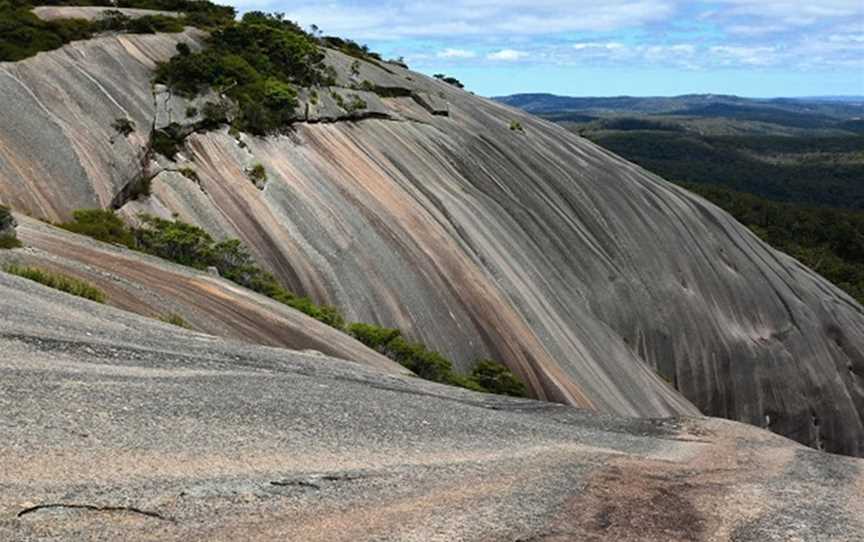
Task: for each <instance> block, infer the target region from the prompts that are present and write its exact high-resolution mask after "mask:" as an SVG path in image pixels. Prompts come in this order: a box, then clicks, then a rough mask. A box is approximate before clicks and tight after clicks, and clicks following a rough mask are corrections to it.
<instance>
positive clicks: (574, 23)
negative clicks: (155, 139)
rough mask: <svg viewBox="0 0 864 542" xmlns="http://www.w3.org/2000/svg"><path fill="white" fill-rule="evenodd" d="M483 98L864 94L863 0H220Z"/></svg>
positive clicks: (241, 9) (242, 10) (240, 9)
mask: <svg viewBox="0 0 864 542" xmlns="http://www.w3.org/2000/svg"><path fill="white" fill-rule="evenodd" d="M231 3H232V4H233V5H235V6H236V7H237V8H238V10H239V11H241V12H244V11H249V10H262V11H270V12H282V13H285V15H286V16H287V17H288V18H289V19H291V20H294V21H296V22H298V23H300V24H301V25H302V26H304V27H309V26H310V25H313V24H315V25H317V26H318V27H319V28H320V29H321V30H322V31H323V32H324V33H325V34H328V35H337V36H341V37H346V38H350V39H353V40H355V41H358V42H360V43H364V44H367V45H369V47H370V48H371V49H372V50H374V51H377V52H379V53H381V54H382V55H383V56H384V57H385V58H398V57H404V59H405V60H406V61H407V63H408V64H409V65H410V66H411V68H412V69H415V70H418V71H421V72H424V73H427V74H434V73H445V74H447V75H451V76H454V77H456V78H458V79H460V80H461V81H462V82H463V83H464V84H465V85H466V88H468V89H469V90H471V91H473V92H476V93H477V94H480V95H484V96H503V95H508V94H515V93H523V92H549V93H553V94H562V95H569V96H613V95H632V96H668V95H678V94H688V93H716V94H737V95H740V96H749V97H776V96H790V97H791V96H828V95H857V96H864V0H691V1H678V0H593V1H585V0H447V1H441V0H437V1H436V0H425V1H423V0H420V1H418V0H311V1H309V0H231Z"/></svg>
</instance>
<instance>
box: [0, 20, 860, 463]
mask: <svg viewBox="0 0 864 542" xmlns="http://www.w3.org/2000/svg"><path fill="white" fill-rule="evenodd" d="M199 39H200V36H199V35H198V34H196V33H195V32H192V31H190V32H188V33H186V34H182V35H177V36H161V35H160V36H120V37H108V38H102V39H98V40H94V41H90V42H85V43H76V44H72V45H70V46H67V47H65V48H64V49H62V50H60V51H56V52H52V53H46V54H41V55H39V56H37V57H35V58H33V59H30V60H27V61H23V62H20V63H16V64H2V65H0V107H2V109H3V112H4V122H3V123H2V125H0V147H2V148H3V149H4V150H3V152H4V158H6V159H5V160H4V161H2V162H0V194H2V196H0V197H2V198H3V200H4V202H7V203H9V204H11V205H13V206H14V207H15V208H17V209H19V210H23V211H26V212H28V213H30V214H33V215H34V216H37V217H41V218H46V219H50V220H58V219H62V218H65V217H68V216H69V214H70V213H71V211H72V210H74V209H76V208H81V207H94V206H103V207H104V206H108V205H109V204H110V203H111V201H112V199H113V197H114V196H115V195H116V194H117V193H118V192H119V191H120V190H121V189H122V187H123V186H124V184H125V183H126V182H128V180H129V178H130V175H131V174H133V173H134V171H135V170H136V168H137V167H138V166H139V158H140V156H139V154H140V150H141V148H142V145H143V144H144V142H145V138H144V137H145V132H143V131H142V130H143V129H142V127H146V126H149V125H150V124H149V123H150V122H152V118H153V115H154V112H155V110H156V108H157V105H155V104H154V100H153V94H152V92H151V87H150V76H151V70H152V68H153V66H154V64H155V62H156V61H158V60H164V59H166V58H168V57H170V56H171V55H172V54H173V51H174V44H175V43H176V42H177V41H179V40H183V41H188V42H190V43H193V45H194V43H195V42H196V40H199ZM328 63H330V64H331V65H332V66H334V67H335V68H336V70H337V73H338V74H339V78H338V81H337V86H338V87H339V88H340V89H344V90H343V91H340V92H345V93H355V94H356V93H359V92H368V91H367V90H364V89H377V90H378V93H379V94H378V98H377V99H376V100H371V99H370V100H365V101H366V105H367V106H370V104H372V103H373V102H374V104H375V105H374V107H375V108H381V109H380V112H378V109H376V112H375V113H374V114H372V115H364V114H363V110H361V109H358V110H356V111H354V112H353V113H354V114H356V115H355V116H354V117H353V118H352V116H351V115H349V114H348V113H349V112H348V111H347V110H345V111H346V113H345V114H344V115H343V114H341V113H339V112H338V111H336V110H334V109H332V108H331V106H330V105H329V104H327V105H321V106H320V107H321V111H323V112H324V114H323V116H321V114H320V113H316V114H317V115H318V118H315V117H314V115H310V116H309V117H308V119H309V120H310V122H298V123H297V124H296V125H295V126H294V129H293V130H291V131H290V132H289V133H286V134H284V135H282V136H279V137H271V138H267V139H260V138H254V137H249V136H247V135H244V134H235V133H229V132H228V130H221V131H215V132H208V133H199V134H195V135H193V136H192V137H190V138H189V139H188V140H187V146H186V149H185V150H184V151H183V152H182V153H181V154H180V155H179V157H178V159H177V163H175V164H167V165H165V166H170V168H180V167H191V168H194V169H195V171H196V173H197V175H198V178H199V180H200V182H197V183H196V182H192V181H191V180H190V179H188V178H185V177H183V176H182V175H179V174H176V173H173V172H171V171H169V170H166V171H165V172H164V173H159V174H158V175H156V176H155V177H154V178H153V196H152V197H150V198H147V199H141V200H137V201H132V202H129V203H127V204H126V205H125V206H124V207H123V212H124V213H126V214H127V215H128V216H130V217H131V216H133V215H134V214H135V213H137V212H139V211H142V210H146V211H148V212H152V213H156V214H161V215H162V216H171V214H172V213H176V214H177V215H178V216H180V217H181V218H182V219H184V220H186V221H190V222H194V223H196V224H199V225H201V226H203V227H205V228H207V229H208V231H210V232H212V233H213V234H214V235H216V236H217V237H227V236H230V237H239V238H241V239H242V240H243V241H244V242H245V243H246V244H247V245H248V246H249V247H251V249H252V250H253V252H254V253H255V255H256V257H257V258H258V259H259V260H260V261H261V262H262V263H263V264H264V265H266V266H267V267H268V268H269V269H270V270H272V271H273V272H274V273H275V274H277V275H278V276H279V277H280V278H281V279H282V281H283V282H284V283H285V284H286V285H288V286H290V288H292V289H293V290H295V291H296V292H297V293H300V294H305V295H310V296H311V297H313V298H314V299H316V300H317V301H319V302H327V303H331V304H335V305H338V306H339V307H340V308H341V309H342V310H343V311H344V312H345V313H346V315H347V316H348V318H349V319H351V320H356V321H369V322H378V323H381V324H385V325H391V326H398V327H400V328H402V329H403V330H405V331H406V333H407V334H408V335H409V336H411V337H413V338H416V339H419V340H422V341H423V342H425V343H426V344H428V345H429V346H430V347H432V348H434V349H437V350H440V351H442V352H443V353H445V354H446V355H448V356H449V357H451V358H454V359H455V360H457V361H458V362H459V363H460V364H461V366H462V368H467V367H468V366H469V364H470V363H471V362H472V361H473V360H474V359H476V358H480V357H493V358H496V359H499V360H501V361H503V362H505V363H507V364H508V365H509V366H510V367H511V368H512V369H513V370H514V371H516V372H518V373H519V374H520V375H521V376H522V377H523V378H524V379H525V380H526V382H528V384H529V385H530V387H531V389H532V390H533V393H534V394H535V395H536V396H537V397H539V398H544V399H549V400H553V401H558V402H563V403H570V404H573V405H579V406H583V407H588V408H593V409H597V410H600V411H604V412H612V413H617V414H624V415H636V416H663V415H672V414H682V413H683V414H692V413H695V409H694V408H693V406H692V405H693V404H695V406H696V407H698V408H699V409H700V410H701V411H702V412H704V413H706V414H711V415H716V416H722V417H727V418H730V419H734V420H740V421H745V422H748V423H751V424H754V425H757V426H762V427H766V428H769V429H771V430H773V431H775V432H778V433H781V434H784V435H787V436H790V437H792V438H794V439H796V440H798V441H800V442H803V443H806V444H808V445H811V446H814V447H820V448H824V449H827V450H831V451H835V452H842V453H847V454H859V455H860V454H864V421H862V413H864V309H862V307H861V306H860V305H858V304H857V303H856V302H855V301H854V300H852V299H851V298H850V297H849V296H847V295H846V294H844V293H843V292H841V291H839V290H838V289H836V288H835V287H833V286H832V285H830V284H828V283H827V282H826V281H825V280H823V279H822V278H821V277H819V276H818V275H816V274H815V273H813V272H811V271H810V270H808V269H806V268H803V267H802V266H801V265H800V264H798V263H797V262H796V261H795V260H793V259H792V258H789V257H788V256H785V255H783V254H780V253H778V252H776V251H774V250H772V249H771V248H769V247H767V246H766V245H765V244H764V243H762V242H761V241H760V240H758V239H757V238H756V237H755V236H753V235H752V234H751V233H750V232H748V231H747V230H746V229H745V228H743V227H742V226H740V225H739V224H737V223H735V222H734V221H733V220H732V219H731V218H730V217H729V216H728V215H726V214H725V213H723V212H722V211H720V210H719V209H718V208H716V207H714V206H713V205H711V204H709V203H707V202H705V201H704V200H702V199H700V198H698V197H695V196H693V195H691V194H689V193H687V192H686V191H684V190H682V189H680V188H677V187H675V186H672V185H670V184H668V183H666V182H664V181H663V180H661V179H659V178H657V177H655V176H653V175H651V174H649V173H647V172H645V171H644V170H642V169H640V168H638V167H637V166H635V165H633V164H630V163H627V162H625V161H623V160H621V159H620V158H618V157H616V156H614V155H612V154H610V153H608V152H606V151H604V150H602V149H600V148H598V147H597V146H595V145H593V144H591V143H590V142H588V141H585V140H583V139H581V138H578V137H577V136H575V135H573V134H569V133H567V132H566V131H565V130H563V129H561V128H559V127H556V126H554V125H551V124H549V123H546V122H544V121H541V120H539V119H536V118H533V117H531V116H528V115H526V114H524V113H522V112H518V111H515V110H513V109H509V108H506V107H504V106H501V105H498V104H495V103H493V102H491V101H488V100H484V99H482V98H478V97H475V96H473V95H471V94H469V93H466V92H464V91H461V90H459V89H456V88H454V87H452V86H451V85H448V84H446V83H443V82H440V81H436V80H434V79H431V78H427V77H425V76H423V75H420V74H417V73H414V72H410V71H408V70H406V69H404V68H402V67H399V66H397V65H394V64H383V63H371V62H357V60H356V59H353V58H351V57H347V56H345V55H342V54H340V53H337V52H334V51H330V52H328ZM57 89H62V90H57ZM382 89H390V90H389V91H388V90H382ZM394 89H396V90H394ZM322 95H324V99H326V96H328V95H329V94H327V92H326V91H324V90H323V89H322V90H319V100H321V101H319V104H323V100H322ZM428 97H436V98H435V103H425V102H424V100H426V99H427V98H428ZM307 98H308V99H307ZM307 98H304V102H303V107H302V112H303V114H305V111H306V104H308V103H310V102H311V94H309V95H308V96H307ZM172 99H173V98H172ZM439 100H440V102H439ZM334 101H335V98H334ZM445 104H446V111H447V113H448V115H446V116H444V115H443V114H437V113H441V112H442V111H444V109H445ZM337 105H338V104H337ZM370 107H371V106H370ZM311 110H312V109H311V108H310V111H311ZM343 110H344V108H343ZM7 112H8V114H7ZM300 113H301V111H298V114H300ZM120 116H126V117H128V118H131V119H133V120H134V121H135V123H136V131H135V132H134V133H133V134H131V135H130V136H129V137H124V138H118V137H116V134H115V133H113V132H112V129H111V127H110V126H111V123H112V121H113V120H114V119H116V118H117V117H120ZM301 118H307V117H301ZM324 119H327V120H330V121H342V122H326V121H324ZM313 120H318V121H319V122H314V123H313V122H311V121H313ZM513 121H516V122H518V123H519V124H520V125H521V126H522V127H523V130H521V131H514V130H511V129H510V125H511V122H513ZM252 164H262V165H263V166H264V167H265V169H266V171H267V173H268V182H267V184H266V187H265V188H264V189H263V190H259V189H258V188H257V187H256V186H254V185H253V184H252V183H250V182H249V179H248V178H247V176H246V170H247V169H248V168H249V167H250V166H251V165H252ZM685 398H686V399H685ZM691 402H692V403H691Z"/></svg>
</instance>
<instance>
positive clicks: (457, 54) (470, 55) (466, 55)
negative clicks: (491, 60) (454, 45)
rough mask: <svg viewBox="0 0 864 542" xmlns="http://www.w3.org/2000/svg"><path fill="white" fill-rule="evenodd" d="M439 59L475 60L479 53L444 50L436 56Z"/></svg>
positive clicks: (464, 50)
mask: <svg viewBox="0 0 864 542" xmlns="http://www.w3.org/2000/svg"><path fill="white" fill-rule="evenodd" d="M435 56H437V57H438V58H474V57H475V56H477V53H475V52H474V51H468V50H466V49H444V50H443V51H438V54H436V55H435Z"/></svg>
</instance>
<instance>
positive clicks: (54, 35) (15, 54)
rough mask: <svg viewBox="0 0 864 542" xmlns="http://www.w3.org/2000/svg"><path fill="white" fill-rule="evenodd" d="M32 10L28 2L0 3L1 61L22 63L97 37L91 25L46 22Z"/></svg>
mask: <svg viewBox="0 0 864 542" xmlns="http://www.w3.org/2000/svg"><path fill="white" fill-rule="evenodd" d="M31 8H32V5H31V4H30V3H29V2H26V1H24V0H0V61H9V60H11V61H15V60H22V59H25V58H27V57H31V56H33V55H35V54H36V53H39V52H40V51H50V50H52V49H57V48H59V47H61V46H62V45H63V44H64V43H68V42H70V41H74V40H81V39H88V38H90V37H91V36H92V34H93V31H92V29H91V24H90V23H89V22H87V21H82V20H78V19H68V20H62V21H43V20H42V19H40V18H39V17H37V16H36V15H34V14H33V13H31V11H30V9H31Z"/></svg>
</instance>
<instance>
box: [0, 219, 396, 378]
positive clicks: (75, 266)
mask: <svg viewBox="0 0 864 542" xmlns="http://www.w3.org/2000/svg"><path fill="white" fill-rule="evenodd" d="M18 234H19V239H20V240H21V241H22V242H23V243H24V244H25V245H26V246H27V248H25V249H19V250H0V268H2V267H3V266H4V265H6V264H11V263H14V264H17V265H23V266H34V267H38V268H40V269H45V270H48V271H51V272H54V273H60V274H62V275H65V276H69V277H73V278H76V279H78V280H83V281H85V282H88V283H90V284H92V285H94V286H96V287H97V288H99V289H100V290H101V291H102V292H103V293H105V295H106V303H107V304H109V305H111V306H114V307H117V308H119V309H123V310H126V311H129V312H134V313H137V314H140V315H142V316H147V317H149V318H152V319H159V318H167V317H169V316H175V315H176V316H179V317H181V318H182V319H183V320H184V321H185V323H186V324H187V325H188V326H189V327H190V328H191V329H192V330H194V331H199V332H203V333H207V334H211V335H216V336H219V337H224V338H228V339H234V340H237V341H243V342H247V343H252V344H259V345H264V346H278V347H283V348H290V349H292V350H316V351H320V352H323V353H325V354H327V355H328V356H330V357H336V358H341V359H345V360H350V361H353V362H358V363H362V364H364V365H368V366H370V367H375V368H377V369H380V370H382V371H385V372H390V373H396V374H410V371H408V370H406V369H404V368H403V367H402V366H401V365H399V364H398V363H396V362H394V361H391V360H390V359H388V358H386V357H384V356H382V355H381V354H378V353H377V352H375V351H373V350H371V349H369V348H367V347H366V346H364V345H363V344H361V343H359V342H358V341H356V340H354V339H353V338H352V337H350V336H348V335H346V334H345V333H342V332H339V331H336V330H335V329H333V328H331V327H329V326H327V325H325V324H322V323H321V322H318V321H317V320H315V319H313V318H310V317H309V316H306V315H305V314H303V313H301V312H299V311H297V310H294V309H292V308H290V307H288V306H286V305H283V304H281V303H278V302H276V301H273V300H271V299H268V298H266V297H264V296H261V295H258V294H256V293H255V292H252V291H250V290H247V289H245V288H242V287H240V286H237V285H236V284H234V283H232V282H230V281H227V280H223V279H220V278H218V276H219V273H218V272H216V276H215V277H214V276H213V274H212V273H210V272H207V271H197V270H195V269H191V268H188V267H183V266H180V265H174V264H171V263H169V262H166V261H165V260H162V259H160V258H155V257H152V256H148V255H145V254H141V253H138V252H133V251H130V250H127V249H126V248H123V247H118V246H113V245H108V244H105V243H100V242H98V241H94V240H92V239H89V238H87V237H82V236H80V235H75V234H72V233H69V232H66V231H64V230H60V229H57V228H54V227H52V226H48V225H46V224H43V223H41V222H38V221H36V220H33V219H31V218H26V217H22V218H21V226H20V228H19V231H18Z"/></svg>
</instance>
